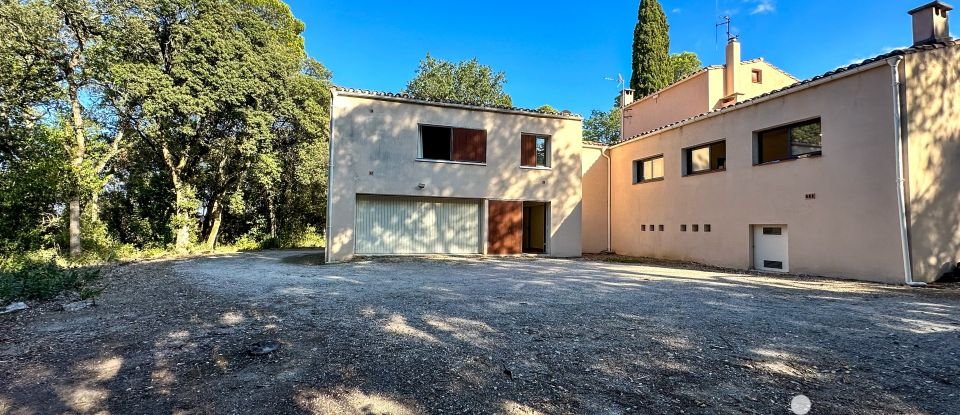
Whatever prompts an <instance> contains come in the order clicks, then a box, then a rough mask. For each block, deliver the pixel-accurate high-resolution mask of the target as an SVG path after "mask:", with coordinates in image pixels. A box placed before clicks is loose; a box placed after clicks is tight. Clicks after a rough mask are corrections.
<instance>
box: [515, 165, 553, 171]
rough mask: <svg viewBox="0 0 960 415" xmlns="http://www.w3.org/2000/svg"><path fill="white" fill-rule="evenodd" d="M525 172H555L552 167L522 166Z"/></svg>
mask: <svg viewBox="0 0 960 415" xmlns="http://www.w3.org/2000/svg"><path fill="white" fill-rule="evenodd" d="M520 168H521V169H524V170H553V168H552V167H550V166H520Z"/></svg>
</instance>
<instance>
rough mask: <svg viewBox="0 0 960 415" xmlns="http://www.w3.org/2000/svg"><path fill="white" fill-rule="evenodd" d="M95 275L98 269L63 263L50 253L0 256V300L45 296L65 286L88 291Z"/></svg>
mask: <svg viewBox="0 0 960 415" xmlns="http://www.w3.org/2000/svg"><path fill="white" fill-rule="evenodd" d="M99 276H100V271H99V270H98V269H95V268H77V267H64V266H62V265H60V264H58V263H57V261H56V260H55V259H53V258H51V257H47V258H37V257H30V256H17V257H7V258H0V303H2V304H6V303H9V302H11V301H18V300H49V299H51V298H53V297H56V296H57V294H60V293H61V292H63V291H67V290H71V291H79V292H81V293H84V294H92V291H91V290H90V289H89V288H87V286H88V285H89V283H91V282H92V281H94V280H96V279H97V278H99Z"/></svg>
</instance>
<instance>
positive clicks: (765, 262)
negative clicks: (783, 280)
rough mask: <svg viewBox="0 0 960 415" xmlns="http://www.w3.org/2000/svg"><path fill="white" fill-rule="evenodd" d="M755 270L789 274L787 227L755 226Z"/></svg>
mask: <svg viewBox="0 0 960 415" xmlns="http://www.w3.org/2000/svg"><path fill="white" fill-rule="evenodd" d="M753 268H754V269H758V270H761V271H774V272H789V271H790V261H789V258H788V257H787V226H786V225H753Z"/></svg>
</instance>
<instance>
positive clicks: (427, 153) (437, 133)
mask: <svg viewBox="0 0 960 415" xmlns="http://www.w3.org/2000/svg"><path fill="white" fill-rule="evenodd" d="M420 158H421V159H423V160H443V161H462V162H470V163H486V162H487V132H486V131H484V130H472V129H468V128H454V127H442V126H436V125H421V126H420Z"/></svg>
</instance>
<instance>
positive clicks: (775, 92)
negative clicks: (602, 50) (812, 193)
mask: <svg viewBox="0 0 960 415" xmlns="http://www.w3.org/2000/svg"><path fill="white" fill-rule="evenodd" d="M952 46H960V40H958V39H954V40H947V41H939V42H934V43H927V44H923V45H915V46H911V47H908V48H903V49H897V50H893V51H890V52H887V53H884V54H882V55H878V56H874V57H872V58H869V59H866V60H864V61H862V62H860V63H855V64H852V65H848V66H843V67H840V68H837V69H834V70H831V71H828V72H825V73H823V74H820V75H817V76H814V77H813V78H809V79H805V80H803V81H799V82H796V83H794V84H791V85H788V86H786V87H783V88H780V89H775V90H773V91H769V92H766V93H763V94H760V95H757V96H755V97H753V98H750V99H747V100H743V101H740V102H737V103H736V104H733V105H730V106H728V107H724V108H721V109H717V110H713V111H708V112H704V113H702V114H698V115H694V116H692V117H689V118H685V119H682V120H679V121H675V122H672V123H670V124H667V125H664V126H660V127H657V128H654V129H652V130H649V131H645V132H642V133H640V134H637V135H634V136H632V137H629V138H626V139H623V140H621V141H619V142H617V143H612V144H611V145H619V144H623V143H626V142H629V141H633V140H638V139H641V138H643V137H646V136H648V135H651V134H654V133H657V132H660V131H663V130H666V129H671V128H673V127H678V126H680V125H685V124H688V123H690V122H693V121H697V120H699V119H701V118H704V117H708V116H712V115H714V114H718V113H725V112H729V111H733V110H736V109H739V108H742V107H744V106H747V105H751V104H754V103H757V102H759V101H761V100H764V99H765V98H767V97H771V96H773V95H786V94H789V93H791V92H794V90H796V89H798V88H800V87H802V86H804V85H808V84H811V83H814V82H817V81H820V80H823V79H826V78H831V77H833V76H836V75H841V74H843V73H845V72H849V71H853V70H856V69H860V68H863V67H866V66H869V65H871V64H874V63H877V62H882V61H885V60H887V59H889V58H892V57H896V56H906V55H911V54H914V53H919V52H924V51H928V50H933V49H942V48H946V47H952Z"/></svg>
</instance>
